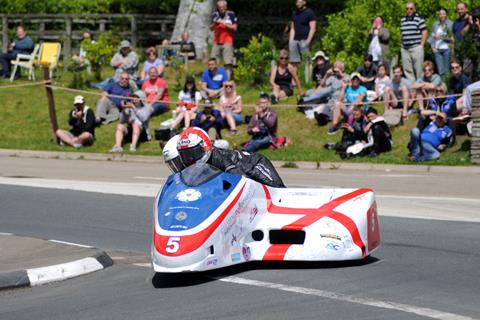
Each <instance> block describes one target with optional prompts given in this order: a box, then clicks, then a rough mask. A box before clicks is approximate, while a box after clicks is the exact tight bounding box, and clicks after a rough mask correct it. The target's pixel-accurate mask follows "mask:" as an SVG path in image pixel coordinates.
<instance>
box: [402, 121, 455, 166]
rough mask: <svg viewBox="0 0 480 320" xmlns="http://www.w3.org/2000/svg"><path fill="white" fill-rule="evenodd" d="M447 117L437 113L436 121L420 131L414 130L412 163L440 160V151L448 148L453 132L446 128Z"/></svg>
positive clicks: (412, 135)
mask: <svg viewBox="0 0 480 320" xmlns="http://www.w3.org/2000/svg"><path fill="white" fill-rule="evenodd" d="M446 123H447V115H446V114H445V113H443V112H437V113H436V115H435V121H432V122H430V124H429V125H428V126H427V127H426V128H425V129H423V130H422V131H420V129H418V128H413V129H412V131H411V133H410V142H409V144H408V145H409V149H410V152H411V154H410V155H409V157H408V159H409V160H410V161H418V162H420V161H429V160H435V159H438V158H440V151H443V150H445V149H446V148H447V145H448V144H449V141H450V138H451V136H452V131H451V130H450V128H449V127H447V126H446Z"/></svg>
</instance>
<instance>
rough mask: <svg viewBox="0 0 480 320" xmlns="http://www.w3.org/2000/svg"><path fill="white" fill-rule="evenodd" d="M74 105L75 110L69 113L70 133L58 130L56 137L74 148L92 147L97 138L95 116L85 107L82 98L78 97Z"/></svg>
mask: <svg viewBox="0 0 480 320" xmlns="http://www.w3.org/2000/svg"><path fill="white" fill-rule="evenodd" d="M73 105H74V106H75V107H74V109H73V110H71V111H70V112H69V113H68V124H69V125H71V126H72V129H70V131H66V130H62V129H58V130H57V132H56V135H57V137H58V138H59V139H60V141H61V142H63V143H65V144H68V145H69V146H72V147H74V148H80V147H82V146H84V145H91V144H93V141H94V137H95V114H94V113H93V110H92V109H91V108H90V107H88V106H86V105H85V99H84V98H83V97H82V96H76V97H75V99H74V100H73Z"/></svg>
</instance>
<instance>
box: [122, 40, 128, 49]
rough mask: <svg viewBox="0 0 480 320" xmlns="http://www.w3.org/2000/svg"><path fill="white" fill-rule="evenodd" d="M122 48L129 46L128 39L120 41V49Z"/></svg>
mask: <svg viewBox="0 0 480 320" xmlns="http://www.w3.org/2000/svg"><path fill="white" fill-rule="evenodd" d="M122 48H130V41H128V40H122V42H120V49H122Z"/></svg>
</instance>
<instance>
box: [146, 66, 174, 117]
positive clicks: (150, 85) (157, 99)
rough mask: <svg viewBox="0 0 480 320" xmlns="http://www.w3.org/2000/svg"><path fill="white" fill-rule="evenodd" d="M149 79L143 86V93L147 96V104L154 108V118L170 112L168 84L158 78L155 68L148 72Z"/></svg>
mask: <svg viewBox="0 0 480 320" xmlns="http://www.w3.org/2000/svg"><path fill="white" fill-rule="evenodd" d="M148 74H149V77H148V78H149V79H148V80H146V81H145V82H144V83H143V85H142V91H143V92H145V94H146V96H147V103H148V104H150V105H151V106H152V108H153V114H152V116H158V115H161V114H162V113H165V112H167V111H168V107H169V103H168V83H167V81H165V80H164V79H162V78H160V77H159V76H158V71H157V68H156V67H155V66H152V67H150V70H149V71H148Z"/></svg>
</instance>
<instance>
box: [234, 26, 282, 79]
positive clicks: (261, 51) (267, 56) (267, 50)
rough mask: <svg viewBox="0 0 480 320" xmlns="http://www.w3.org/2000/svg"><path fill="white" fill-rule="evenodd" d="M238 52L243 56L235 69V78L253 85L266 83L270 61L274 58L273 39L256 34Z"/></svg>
mask: <svg viewBox="0 0 480 320" xmlns="http://www.w3.org/2000/svg"><path fill="white" fill-rule="evenodd" d="M240 52H241V53H242V55H243V56H242V58H241V59H240V61H239V62H238V67H237V68H236V69H235V72H234V78H235V80H236V81H238V82H241V83H244V84H246V85H248V86H253V87H258V86H261V85H264V84H265V83H268V80H269V72H270V66H271V62H272V60H275V59H276V50H275V44H274V42H273V40H272V39H270V38H268V37H266V36H264V35H262V34H258V36H253V37H252V38H251V39H250V41H249V43H248V45H247V46H246V47H244V48H240Z"/></svg>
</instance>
